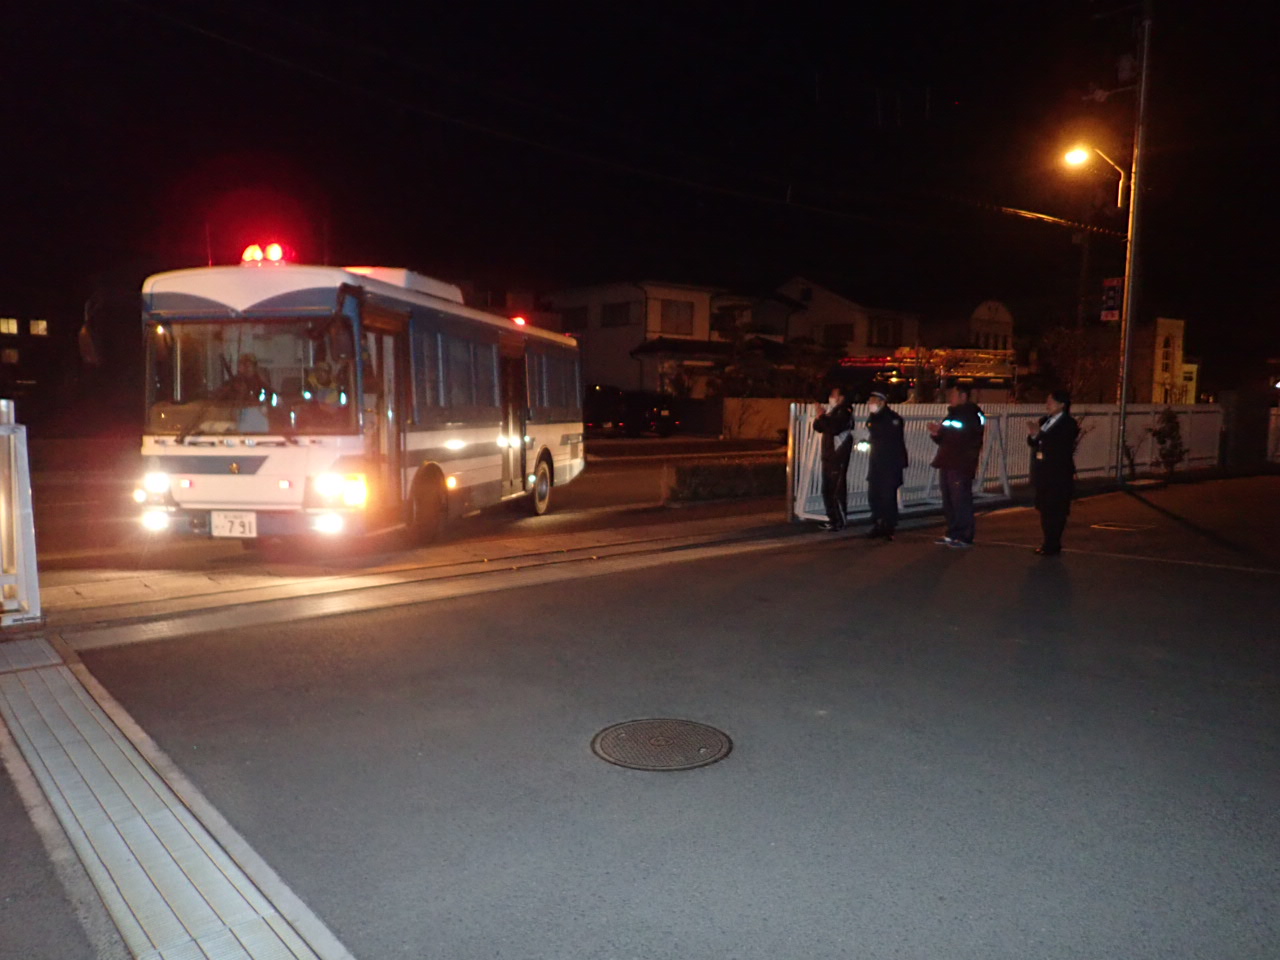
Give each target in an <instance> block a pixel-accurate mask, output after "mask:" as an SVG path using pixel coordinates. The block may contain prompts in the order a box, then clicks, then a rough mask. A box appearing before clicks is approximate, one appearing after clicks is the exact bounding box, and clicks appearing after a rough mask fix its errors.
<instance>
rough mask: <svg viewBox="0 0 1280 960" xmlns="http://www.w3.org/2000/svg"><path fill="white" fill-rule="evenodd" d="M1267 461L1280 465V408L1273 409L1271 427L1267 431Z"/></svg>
mask: <svg viewBox="0 0 1280 960" xmlns="http://www.w3.org/2000/svg"><path fill="white" fill-rule="evenodd" d="M1267 459H1268V460H1270V461H1271V462H1272V463H1280V407H1272V408H1271V426H1270V428H1269V429H1268V431H1267Z"/></svg>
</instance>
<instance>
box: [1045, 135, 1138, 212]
mask: <svg viewBox="0 0 1280 960" xmlns="http://www.w3.org/2000/svg"><path fill="white" fill-rule="evenodd" d="M1095 153H1096V154H1097V155H1098V156H1100V157H1101V158H1102V159H1103V160H1105V161H1107V163H1109V164H1111V167H1112V169H1113V170H1115V172H1116V173H1118V174H1120V188H1119V189H1118V190H1117V191H1116V207H1117V208H1123V207H1124V187H1125V184H1126V183H1128V182H1129V175H1128V174H1127V173H1125V171H1124V168H1123V167H1121V166H1120V165H1119V164H1118V163H1116V162H1115V161H1114V160H1112V159H1111V158H1110V157H1108V156H1107V155H1106V154H1105V153H1103V152H1102V151H1101V150H1099V149H1098V148H1097V147H1076V148H1075V149H1074V150H1068V151H1067V155H1066V156H1065V157H1063V158H1062V159H1063V160H1065V161H1066V162H1067V164H1068V165H1069V166H1072V167H1083V166H1084V165H1085V164H1086V163H1088V162H1089V159H1090V158H1091V157H1092V156H1093V154H1095Z"/></svg>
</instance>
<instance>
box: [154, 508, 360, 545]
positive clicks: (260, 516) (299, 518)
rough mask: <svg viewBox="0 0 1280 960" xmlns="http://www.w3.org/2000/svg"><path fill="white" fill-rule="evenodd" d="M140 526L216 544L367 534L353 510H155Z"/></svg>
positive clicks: (157, 532) (155, 532) (358, 516)
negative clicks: (220, 542) (221, 542)
mask: <svg viewBox="0 0 1280 960" xmlns="http://www.w3.org/2000/svg"><path fill="white" fill-rule="evenodd" d="M139 522H140V523H141V524H142V527H143V529H144V530H146V531H148V532H150V533H152V534H169V535H171V536H177V537H207V538H209V539H213V540H221V539H228V540H263V539H268V538H272V537H304V536H336V535H339V534H343V535H348V536H351V535H354V536H359V535H361V534H363V533H365V532H367V530H368V522H367V518H366V517H365V515H364V514H363V513H361V512H358V511H354V510H351V511H343V510H313V511H301V510H190V509H186V508H183V507H161V506H155V507H146V508H144V509H143V511H142V514H141V515H140V517H139ZM215 528H216V529H215Z"/></svg>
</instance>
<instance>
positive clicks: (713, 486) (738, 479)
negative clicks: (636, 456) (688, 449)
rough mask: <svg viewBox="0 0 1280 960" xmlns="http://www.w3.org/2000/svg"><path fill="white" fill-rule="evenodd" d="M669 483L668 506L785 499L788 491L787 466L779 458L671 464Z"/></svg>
mask: <svg viewBox="0 0 1280 960" xmlns="http://www.w3.org/2000/svg"><path fill="white" fill-rule="evenodd" d="M665 480H666V484H665V485H666V495H665V499H666V501H667V502H668V503H688V502H691V501H695V500H732V499H738V498H745V497H781V496H782V495H783V494H785V493H786V490H787V465H786V463H785V462H784V461H781V460H779V459H777V458H776V457H775V458H771V459H763V458H759V457H756V458H746V457H739V458H733V459H729V458H726V459H724V460H710V461H707V460H703V461H700V462H697V463H679V464H670V465H668V467H667V471H666V478H665Z"/></svg>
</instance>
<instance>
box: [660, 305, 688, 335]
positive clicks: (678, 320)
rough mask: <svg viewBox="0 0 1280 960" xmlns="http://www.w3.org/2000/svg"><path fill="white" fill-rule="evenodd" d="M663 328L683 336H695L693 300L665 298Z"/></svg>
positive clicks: (665, 330)
mask: <svg viewBox="0 0 1280 960" xmlns="http://www.w3.org/2000/svg"><path fill="white" fill-rule="evenodd" d="M661 330H662V332H663V333H674V334H677V335H678V336H682V337H691V336H693V301H692V300H663V301H662V327H661Z"/></svg>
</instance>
